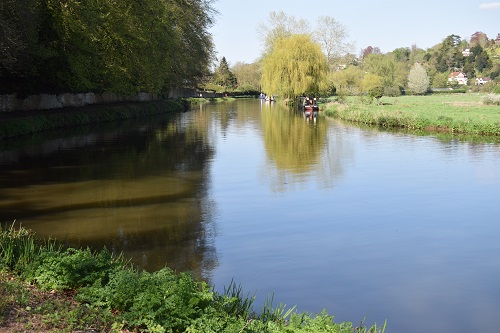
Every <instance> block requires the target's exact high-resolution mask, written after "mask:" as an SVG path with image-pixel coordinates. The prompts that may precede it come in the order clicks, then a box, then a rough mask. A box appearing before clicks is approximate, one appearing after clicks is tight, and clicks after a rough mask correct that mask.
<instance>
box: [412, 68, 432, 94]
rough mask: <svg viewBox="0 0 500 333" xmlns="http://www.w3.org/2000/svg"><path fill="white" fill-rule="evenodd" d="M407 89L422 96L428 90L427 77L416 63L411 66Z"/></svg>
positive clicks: (424, 71)
mask: <svg viewBox="0 0 500 333" xmlns="http://www.w3.org/2000/svg"><path fill="white" fill-rule="evenodd" d="M408 88H409V89H410V90H411V91H412V92H413V93H414V94H417V95H423V94H425V93H426V92H427V90H428V89H429V76H428V75H427V71H426V70H425V68H424V67H423V66H422V65H421V64H419V63H418V62H417V63H415V64H414V65H413V67H412V68H411V69H410V74H409V75H408Z"/></svg>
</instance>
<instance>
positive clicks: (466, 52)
mask: <svg viewBox="0 0 500 333" xmlns="http://www.w3.org/2000/svg"><path fill="white" fill-rule="evenodd" d="M471 54H472V52H471V51H470V49H465V50H463V51H462V55H463V56H464V57H468V56H470V55H471Z"/></svg>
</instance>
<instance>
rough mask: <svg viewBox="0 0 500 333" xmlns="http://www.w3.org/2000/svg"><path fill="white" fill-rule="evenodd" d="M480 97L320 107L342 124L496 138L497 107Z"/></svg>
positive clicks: (356, 101)
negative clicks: (359, 124)
mask: <svg viewBox="0 0 500 333" xmlns="http://www.w3.org/2000/svg"><path fill="white" fill-rule="evenodd" d="M483 98H485V95H480V94H435V95H428V96H400V97H383V98H381V99H380V103H379V104H377V103H371V104H367V103H366V102H365V101H364V100H363V99H362V98H360V97H348V98H346V100H345V101H344V102H342V103H339V102H329V103H326V104H325V105H324V106H323V110H324V113H325V115H327V116H330V117H335V118H339V119H342V120H346V121H351V122H356V123H361V124H367V125H376V126H380V127H384V128H403V129H407V130H411V131H430V132H437V133H450V134H467V135H482V136H495V137H500V107H499V106H498V105H489V104H485V103H484V102H483Z"/></svg>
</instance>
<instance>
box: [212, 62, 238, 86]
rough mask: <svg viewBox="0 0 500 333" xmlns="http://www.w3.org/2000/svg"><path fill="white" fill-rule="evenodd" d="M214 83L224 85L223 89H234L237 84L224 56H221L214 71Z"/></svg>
mask: <svg viewBox="0 0 500 333" xmlns="http://www.w3.org/2000/svg"><path fill="white" fill-rule="evenodd" d="M213 81H214V83H215V84H217V85H219V86H222V87H224V90H227V89H234V88H235V87H236V86H237V81H236V76H234V74H233V72H231V70H230V69H229V64H228V63H227V60H226V57H222V59H221V61H220V64H219V67H217V69H216V70H215V73H214V79H213Z"/></svg>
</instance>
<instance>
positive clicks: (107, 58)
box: [0, 0, 215, 94]
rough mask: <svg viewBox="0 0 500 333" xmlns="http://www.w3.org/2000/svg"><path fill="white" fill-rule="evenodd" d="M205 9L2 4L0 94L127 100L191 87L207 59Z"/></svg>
mask: <svg viewBox="0 0 500 333" xmlns="http://www.w3.org/2000/svg"><path fill="white" fill-rule="evenodd" d="M211 3H212V0H198V1H176V0H163V1H157V0H141V1H128V0H115V1H100V0H87V1H79V0H65V1H60V0H4V1H2V3H1V4H0V37H1V38H2V40H5V41H8V42H7V43H2V45H1V47H0V55H1V57H0V83H1V86H2V90H5V91H4V92H19V91H23V90H24V91H25V92H51V93H53V92H84V91H85V92H88V91H95V92H99V91H109V92H117V93H125V94H126V93H135V92H138V91H146V92H155V93H162V92H167V91H168V90H169V89H171V88H173V87H179V86H186V85H190V86H193V85H195V84H196V82H197V80H198V79H199V78H200V77H202V76H203V75H204V74H205V73H206V72H207V71H208V66H209V64H210V61H211V59H212V55H213V44H212V38H211V35H210V34H209V32H208V28H209V27H210V26H211V25H212V24H213V20H214V18H213V16H214V14H215V11H214V10H213V8H212V7H211ZM26 13H28V15H27V14H26ZM26 20H29V21H30V24H27V23H28V22H25V21H26ZM25 28H27V29H25ZM19 68H22V71H20V70H19ZM34 83H35V84H34ZM26 90H27V91H26Z"/></svg>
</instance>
